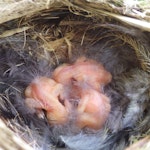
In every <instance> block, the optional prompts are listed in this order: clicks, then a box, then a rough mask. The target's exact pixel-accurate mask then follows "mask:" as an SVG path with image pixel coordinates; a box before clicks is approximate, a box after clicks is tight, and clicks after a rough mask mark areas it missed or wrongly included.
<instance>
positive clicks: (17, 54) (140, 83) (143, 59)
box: [0, 0, 150, 150]
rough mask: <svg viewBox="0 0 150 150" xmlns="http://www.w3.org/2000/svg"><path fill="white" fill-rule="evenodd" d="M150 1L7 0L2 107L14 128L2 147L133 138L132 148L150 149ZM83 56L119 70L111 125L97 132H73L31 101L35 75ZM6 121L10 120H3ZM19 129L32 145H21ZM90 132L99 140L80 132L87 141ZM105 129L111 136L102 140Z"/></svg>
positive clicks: (116, 142) (1, 6) (76, 145)
mask: <svg viewBox="0 0 150 150" xmlns="http://www.w3.org/2000/svg"><path fill="white" fill-rule="evenodd" d="M149 2H150V1H149V0H136V1H134V0H132V1H128V0H123V1H119V0H115V1H108V0H106V1H103V0H96V1H95V0H74V1H69V0H56V1H54V0H43V1H42V0H35V1H31V0H18V1H14V0H3V1H2V2H0V12H1V13H0V16H1V17H0V23H1V24H0V27H1V28H0V92H1V93H0V112H1V120H2V121H3V122H4V123H5V124H6V125H7V127H8V128H10V129H11V130H12V131H13V132H12V131H10V130H9V129H8V131H7V129H6V131H5V130H4V133H5V134H4V136H0V138H1V139H2V140H1V141H2V142H0V147H2V148H4V149H11V148H10V147H9V146H12V143H11V142H13V143H14V144H13V147H14V148H16V149H20V148H21V149H29V147H28V146H31V149H32V148H33V149H38V148H39V149H40V148H43V149H44V148H45V149H55V148H57V147H63V148H64V149H66V148H68V149H69V148H70V149H89V150H92V149H119V150H121V149H125V148H126V147H128V146H129V148H127V149H128V150H132V149H138V148H139V149H143V150H148V149H149V148H150V146H149V144H150V136H149V134H150V133H149V132H150V117H149V114H150V109H149V108H150V76H149V73H150V48H149V47H150V44H149V43H150V40H149V38H150V3H149ZM80 56H86V57H88V58H90V59H94V60H96V61H98V62H101V63H102V64H103V65H104V67H105V68H106V69H107V70H108V71H109V72H110V73H111V74H112V77H113V79H112V82H111V83H110V84H109V85H107V86H106V88H105V89H104V90H105V92H106V93H107V95H108V96H110V97H111V98H112V99H114V100H112V104H111V105H112V109H113V110H112V114H111V115H112V116H110V118H109V121H108V124H107V126H106V129H104V130H103V131H98V132H97V133H95V131H93V132H94V135H93V134H92V135H91V134H89V132H88V131H87V130H86V131H84V132H85V133H84V134H83V135H82V133H81V132H80V134H77V133H73V132H72V130H71V129H70V127H69V125H67V126H64V127H63V129H62V128H61V129H60V128H59V127H58V126H57V127H54V128H53V127H51V126H49V125H48V124H47V121H46V118H40V117H39V116H37V115H36V114H33V113H31V112H30V111H29V110H28V109H27V108H25V106H24V90H25V88H26V87H27V86H28V84H29V83H30V82H31V81H32V80H33V79H34V77H36V76H37V75H38V76H39V75H40V76H49V75H51V72H52V71H53V70H54V68H56V67H57V66H59V65H60V64H62V63H72V62H74V61H75V60H76V59H77V58H79V57H80ZM117 120H118V121H117ZM1 128H2V129H3V128H6V127H5V126H4V125H3V123H2V125H1ZM57 130H59V131H60V130H61V131H60V132H57ZM1 132H2V131H1ZM65 132H68V134H65ZM13 136H18V137H19V138H21V139H23V140H25V141H26V143H27V145H25V143H24V142H23V145H24V146H22V143H21V144H19V142H18V140H17V141H16V140H14V138H12V137H13ZM88 136H89V137H90V139H91V140H90V141H89V143H90V144H91V145H92V146H91V145H90V146H89V144H88V143H86V142H85V144H84V142H83V143H82V142H80V140H81V138H82V139H84V141H86V140H87V141H88V140H89V139H88ZM10 137H11V138H10ZM60 137H62V139H63V140H62V139H61V140H60ZM98 137H99V138H103V139H104V140H97V139H99V138H98ZM7 139H10V140H8V143H7V142H5V140H7ZM92 140H93V142H92ZM138 141H139V142H138ZM70 143H73V146H72V145H71V144H70ZM6 145H7V146H6ZM70 145H71V146H70ZM95 145H96V146H95Z"/></svg>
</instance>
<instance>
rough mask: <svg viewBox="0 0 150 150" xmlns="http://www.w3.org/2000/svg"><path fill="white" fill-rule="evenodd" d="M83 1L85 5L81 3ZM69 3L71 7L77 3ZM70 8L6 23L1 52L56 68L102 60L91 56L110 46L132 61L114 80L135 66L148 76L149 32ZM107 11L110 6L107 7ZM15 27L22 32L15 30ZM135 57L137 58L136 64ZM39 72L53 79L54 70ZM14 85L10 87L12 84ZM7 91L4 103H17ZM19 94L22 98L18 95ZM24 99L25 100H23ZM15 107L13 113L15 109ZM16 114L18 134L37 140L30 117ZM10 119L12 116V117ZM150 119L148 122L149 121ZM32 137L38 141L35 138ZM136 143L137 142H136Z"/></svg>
mask: <svg viewBox="0 0 150 150" xmlns="http://www.w3.org/2000/svg"><path fill="white" fill-rule="evenodd" d="M65 2H66V1H65ZM77 2H78V3H79V1H77ZM69 4H70V5H71V6H72V5H73V4H71V3H69ZM78 5H79V4H78ZM85 6H86V5H85ZM70 8H71V7H69V9H68V8H67V7H63V8H61V9H58V8H57V9H56V10H55V11H52V10H51V11H44V12H40V13H39V14H40V15H39V14H34V15H33V16H30V17H26V18H21V20H20V19H17V20H15V21H14V22H15V25H14V23H13V22H11V21H10V22H8V23H6V24H2V27H3V28H4V31H5V30H6V29H7V28H8V29H11V30H9V32H8V31H7V30H6V31H7V32H5V34H4V32H3V31H2V32H3V34H1V40H0V41H1V49H6V48H7V49H9V50H10V49H11V50H10V51H12V52H11V54H12V55H13V51H14V55H16V54H15V53H19V56H20V57H21V56H23V59H25V62H26V63H34V62H32V61H31V60H30V58H32V59H33V61H35V62H36V63H38V62H39V65H40V61H43V60H45V61H46V63H48V65H47V66H48V67H49V68H51V69H53V68H55V67H56V66H58V65H59V64H61V63H63V62H70V61H71V62H72V61H74V60H75V59H76V58H77V57H79V56H80V55H81V56H82V55H86V56H87V57H90V58H91V57H92V58H93V59H96V60H98V61H99V57H100V56H99V55H98V53H97V55H98V56H96V55H93V56H92V55H91V54H92V53H95V52H97V51H98V49H99V47H101V49H104V50H105V49H106V48H107V47H110V49H111V50H113V49H118V48H120V49H121V47H123V48H125V49H126V51H127V54H125V56H126V57H127V59H126V61H127V62H128V63H127V64H125V66H123V68H125V69H123V70H121V71H120V69H119V71H118V70H117V69H116V70H112V72H111V73H112V74H113V75H114V76H116V75H119V74H122V73H126V72H128V71H130V69H132V68H138V69H139V70H144V71H145V72H148V73H149V72H150V59H149V53H150V52H149V40H148V37H149V36H148V33H147V32H142V31H141V30H139V29H137V28H134V27H131V26H129V25H126V24H124V23H121V22H120V21H116V20H114V19H112V16H109V15H108V16H100V17H97V15H95V14H97V12H94V13H93V12H92V11H91V12H92V13H91V14H92V15H91V14H89V10H88V9H89V7H85V8H84V10H88V11H86V12H85V11H83V9H81V10H82V11H71V12H73V13H74V14H72V13H70V10H72V9H70ZM75 8H76V7H75ZM108 8H109V7H108ZM105 9H107V8H106V7H105ZM90 10H91V9H90ZM87 12H88V13H87ZM114 13H115V11H114ZM49 14H50V15H49ZM84 16H86V17H84ZM12 24H13V27H12ZM18 24H19V27H18ZM15 26H16V27H15ZM14 28H16V29H15V30H14ZM22 31H23V32H22ZM16 33H17V34H16ZM99 43H100V44H99ZM101 43H105V44H103V45H102V44H101ZM129 51H130V52H129ZM101 53H103V52H101ZM123 53H124V52H120V54H118V56H117V57H121V55H122V54H123ZM128 54H131V57H128ZM123 58H124V57H123ZM28 59H29V60H28ZM101 59H102V58H101ZM132 59H134V60H135V62H134V63H133V60H132ZM12 60H13V59H12ZM120 60H121V58H120ZM120 60H119V61H120ZM28 61H29V62H28ZM30 61H31V62H30ZM10 62H11V60H10ZM11 63H12V62H11ZM103 63H104V65H105V63H106V62H105V61H104V62H103ZM131 63H133V64H132V66H131V68H130V67H126V66H129V64H131ZM17 65H18V66H22V62H20V63H18V64H17ZM115 65H116V64H115ZM18 66H17V67H18ZM106 66H107V67H108V69H110V68H109V65H106ZM13 67H14V66H13ZM118 67H119V65H118ZM37 68H38V67H37ZM39 68H41V67H39ZM39 68H38V69H39ZM9 69H10V70H11V71H12V73H10V72H9V71H10V70H9ZM38 69H37V70H38ZM37 70H36V69H35V70H32V72H31V73H30V74H32V75H31V76H32V77H34V76H35V74H40V75H49V74H50V71H51V70H50V69H49V71H48V72H46V71H45V70H46V69H44V72H43V70H42V69H41V70H38V71H37ZM1 72H3V75H4V74H7V72H9V74H10V75H11V74H12V75H13V73H14V72H15V68H8V70H5V71H4V70H3V68H2V69H1ZM31 79H32V78H30V77H29V79H28V80H27V82H26V81H25V85H27V84H28V83H29V82H30V81H31ZM117 80H118V79H117ZM6 83H7V82H5V81H4V80H2V83H1V85H2V84H3V85H4V84H6ZM11 86H13V84H12V85H11ZM8 87H9V88H10V85H9V86H8ZM14 88H15V86H14ZM19 90H20V91H19V94H20V95H21V97H22V93H23V89H22V88H21V89H19ZM2 91H3V90H2ZM4 91H5V92H4V93H1V97H2V103H3V100H4V99H7V101H8V102H10V103H11V100H10V99H9V98H10V97H11V95H10V93H9V92H8V93H7V91H9V89H6V90H4ZM16 95H18V93H17V94H16ZM148 95H149V94H148ZM18 97H19V98H20V96H18ZM11 99H13V98H11ZM19 103H20V102H19ZM4 105H6V106H4ZM4 105H3V104H2V106H3V108H4V109H6V107H7V105H8V104H4ZM11 105H14V104H11ZM13 107H14V106H13ZM10 108H11V109H12V107H10ZM7 111H8V110H7ZM7 111H6V112H7ZM11 111H12V110H11ZM13 111H14V112H13V115H15V116H16V118H17V119H15V120H14V119H13V120H12V119H11V120H10V122H11V124H12V126H14V128H15V131H16V132H18V133H20V130H21V132H22V133H24V135H23V136H22V137H24V138H25V139H28V141H32V140H29V137H30V136H29V135H31V134H32V135H33V132H34V131H33V129H32V130H28V126H26V124H28V120H27V119H26V117H25V120H24V116H23V114H21V115H20V114H19V113H18V112H19V111H20V110H17V109H16V108H15V107H14V110H13ZM8 112H9V111H8ZM17 114H18V115H17ZM146 114H148V113H146ZM17 116H18V117H17ZM146 117H147V116H146ZM4 118H5V116H4ZM6 118H8V116H7V115H6ZM10 118H11V117H10ZM22 118H23V120H22ZM31 118H32V117H30V119H31ZM35 118H36V116H35ZM30 119H29V120H30ZM32 119H33V118H32ZM148 119H149V118H147V119H145V120H146V121H147V120H148ZM145 120H144V119H143V120H142V121H141V122H142V123H143V122H144V121H145ZM18 122H19V125H18ZM24 122H25V123H24ZM141 122H140V123H139V125H138V126H137V128H138V127H139V128H140V129H141V128H142V127H143V126H142V123H141ZM147 122H148V121H147ZM41 124H42V126H45V125H43V123H41ZM20 125H23V126H24V128H25V129H22V128H21V126H20ZM148 125H149V124H148ZM16 126H19V127H17V129H16ZM140 126H142V127H140ZM39 128H40V130H39V132H41V133H42V134H43V132H42V131H41V130H42V129H41V127H39ZM145 128H146V129H145V130H144V129H143V131H142V132H141V133H140V134H141V136H142V134H144V133H145V134H144V135H145V136H147V135H149V130H148V128H149V126H148V127H145ZM22 130H23V131H22ZM139 131H140V130H139ZM26 134H27V135H26ZM28 134H29V135H28ZM35 135H36V139H37V141H40V140H39V139H41V137H40V136H39V135H38V134H37V132H35ZM141 136H140V137H141ZM135 137H137V133H135ZM30 138H31V139H32V137H30ZM42 142H43V140H42ZM42 142H41V143H38V144H39V145H40V146H41V145H42V144H43V143H42ZM130 142H131V143H132V140H131V141H130ZM31 145H33V144H31ZM49 146H50V147H53V146H52V145H51V144H50V145H48V147H49ZM37 147H38V146H37Z"/></svg>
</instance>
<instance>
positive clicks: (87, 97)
mask: <svg viewBox="0 0 150 150" xmlns="http://www.w3.org/2000/svg"><path fill="white" fill-rule="evenodd" d="M110 108H111V106H110V102H109V98H108V97H107V96H105V95H104V94H102V93H99V92H98V91H96V90H93V89H88V90H84V91H83V92H82V93H81V101H80V103H79V105H78V108H77V112H78V120H77V125H78V126H79V127H80V128H83V127H89V128H93V129H100V128H101V127H102V126H103V124H104V123H105V121H106V120H107V117H108V115H109V112H110Z"/></svg>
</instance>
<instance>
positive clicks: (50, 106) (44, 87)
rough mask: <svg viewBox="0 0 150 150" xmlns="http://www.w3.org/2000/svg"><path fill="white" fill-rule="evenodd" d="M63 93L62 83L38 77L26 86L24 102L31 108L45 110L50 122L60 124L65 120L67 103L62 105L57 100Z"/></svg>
mask: <svg viewBox="0 0 150 150" xmlns="http://www.w3.org/2000/svg"><path fill="white" fill-rule="evenodd" d="M61 93H63V85H62V84H59V83H57V82H55V81H54V80H52V79H50V78H46V77H40V78H36V79H35V80H33V82H32V83H31V84H30V85H29V86H28V87H27V88H26V90H25V96H26V104H27V105H28V107H30V108H31V109H35V110H38V112H39V111H42V109H43V110H46V111H47V118H48V120H49V122H50V123H52V124H62V123H64V122H66V121H67V117H68V112H69V110H67V109H69V103H68V102H67V101H65V102H64V105H63V104H62V103H61V102H60V101H59V99H58V98H59V96H60V97H61Z"/></svg>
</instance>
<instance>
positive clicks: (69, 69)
mask: <svg viewBox="0 0 150 150" xmlns="http://www.w3.org/2000/svg"><path fill="white" fill-rule="evenodd" d="M110 81H111V74H110V73H109V72H107V71H106V70H105V69H104V67H103V66H102V65H101V64H98V63H97V62H96V61H94V60H90V59H86V58H84V57H82V58H79V59H78V60H77V61H76V62H75V63H74V64H73V65H69V64H64V65H62V66H60V67H58V68H56V69H55V70H54V73H53V79H50V78H46V77H39V78H36V79H34V80H33V82H32V83H31V84H30V85H29V86H28V87H27V88H26V90H25V96H26V104H27V105H28V107H30V108H31V109H34V110H36V111H37V112H40V111H42V110H45V111H46V115H47V119H48V121H49V123H50V124H54V125H55V124H64V123H66V122H67V120H68V118H69V115H70V113H72V111H71V109H72V104H71V103H70V102H69V100H70V99H76V98H78V99H79V100H80V101H79V103H78V106H77V107H76V108H75V112H74V113H76V114H77V118H76V124H77V126H78V127H79V128H84V127H89V128H92V129H96V130H97V129H100V128H101V127H102V126H103V124H104V123H105V121H106V120H107V117H108V115H109V112H110V109H111V106H110V102H109V98H108V97H107V96H105V95H104V94H103V93H101V91H102V90H101V88H100V87H101V86H103V85H106V84H107V83H109V82H110ZM62 101H63V104H62Z"/></svg>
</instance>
